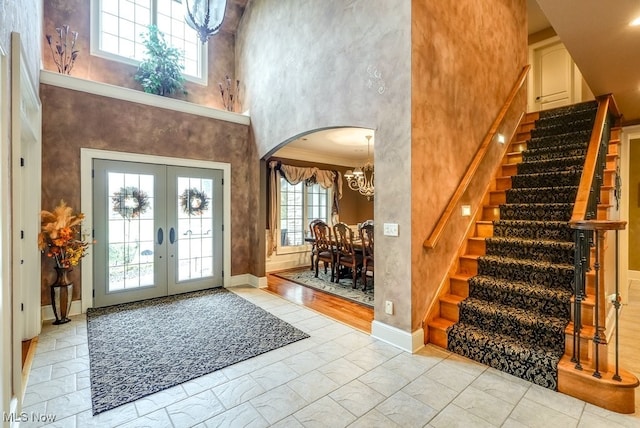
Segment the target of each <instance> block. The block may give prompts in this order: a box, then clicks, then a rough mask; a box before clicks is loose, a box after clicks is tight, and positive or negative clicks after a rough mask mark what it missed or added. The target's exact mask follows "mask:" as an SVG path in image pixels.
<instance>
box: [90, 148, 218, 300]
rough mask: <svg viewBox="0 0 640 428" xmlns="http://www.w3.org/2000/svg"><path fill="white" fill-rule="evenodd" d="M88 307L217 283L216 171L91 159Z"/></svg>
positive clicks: (209, 286) (146, 297)
mask: <svg viewBox="0 0 640 428" xmlns="http://www.w3.org/2000/svg"><path fill="white" fill-rule="evenodd" d="M93 185H94V192H93V198H94V202H93V207H94V238H95V240H96V243H95V245H94V306H96V307H100V306H107V305H113V304H117V303H125V302H130V301H136V300H143V299H149V298H153V297H160V296H166V295H169V294H176V293H183V292H187V291H194V290H200V289H205V288H211V287H216V286H221V285H222V276H223V272H222V242H223V240H222V215H223V211H222V171H220V170H209V169H196V168H184V167H172V166H167V165H156V164H145V163H135V162H121V161H112V160H95V161H94V183H93Z"/></svg>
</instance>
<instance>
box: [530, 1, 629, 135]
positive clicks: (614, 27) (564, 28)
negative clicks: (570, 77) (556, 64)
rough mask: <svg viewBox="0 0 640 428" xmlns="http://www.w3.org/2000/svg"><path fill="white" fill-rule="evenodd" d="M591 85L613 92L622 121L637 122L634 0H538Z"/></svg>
mask: <svg viewBox="0 0 640 428" xmlns="http://www.w3.org/2000/svg"><path fill="white" fill-rule="evenodd" d="M537 1H538V4H539V6H540V9H541V10H542V11H543V13H544V14H545V16H546V17H547V19H548V20H549V22H550V23H551V26H552V27H553V29H554V30H555V31H556V33H557V34H558V36H559V37H560V39H561V40H562V42H563V43H564V45H565V46H566V48H567V50H568V51H569V53H570V54H571V56H572V57H573V60H574V61H575V63H576V65H577V66H578V68H579V69H580V72H581V73H582V76H583V77H584V79H585V81H586V82H587V84H588V85H589V88H590V89H591V91H592V92H593V93H594V94H595V95H596V96H597V95H604V94H608V93H612V94H613V96H614V98H615V100H616V103H617V105H618V108H619V109H620V112H621V113H622V115H623V122H624V123H640V72H639V70H640V52H639V48H640V26H635V27H632V26H630V25H629V23H630V22H631V21H632V20H634V19H636V18H638V17H640V1H638V0H615V1H603V0H562V1H558V0H537Z"/></svg>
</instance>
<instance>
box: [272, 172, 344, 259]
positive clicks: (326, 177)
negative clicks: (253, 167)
mask: <svg viewBox="0 0 640 428" xmlns="http://www.w3.org/2000/svg"><path fill="white" fill-rule="evenodd" d="M269 169H270V170H271V172H270V174H269V242H268V244H267V246H268V248H267V256H270V255H271V254H273V252H274V251H275V250H276V248H277V246H278V239H277V236H276V233H277V229H278V227H277V224H276V223H277V222H278V172H279V173H280V174H281V175H282V177H284V179H285V180H287V181H288V182H289V183H290V184H292V185H296V184H298V183H302V182H303V181H304V182H305V183H307V184H315V183H317V184H319V185H320V186H321V187H322V188H324V189H329V188H332V189H333V201H332V203H331V216H332V219H334V220H336V221H337V216H338V211H339V203H338V202H339V200H340V199H342V175H341V174H340V173H339V172H338V171H330V170H326V169H319V168H316V167H311V168H306V167H299V166H293V165H285V164H283V163H280V162H278V161H271V162H269Z"/></svg>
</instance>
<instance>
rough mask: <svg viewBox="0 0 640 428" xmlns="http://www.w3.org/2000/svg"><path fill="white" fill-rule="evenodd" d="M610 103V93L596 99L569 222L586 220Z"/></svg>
mask: <svg viewBox="0 0 640 428" xmlns="http://www.w3.org/2000/svg"><path fill="white" fill-rule="evenodd" d="M610 104H611V95H605V96H603V97H602V98H599V99H598V112H597V113H596V120H595V122H594V124H593V130H594V131H593V132H592V133H591V139H590V140H589V148H588V149H587V155H586V159H585V162H584V168H583V170H582V175H581V177H580V184H579V185H578V193H577V195H576V202H575V205H574V206H573V213H572V215H571V220H570V221H569V223H576V222H578V221H580V220H586V216H587V210H588V205H589V196H590V195H591V185H592V184H593V177H594V176H595V174H596V167H597V165H596V163H597V161H598V159H599V152H600V142H601V141H602V134H603V133H604V126H605V123H606V120H607V114H608V113H609V106H610Z"/></svg>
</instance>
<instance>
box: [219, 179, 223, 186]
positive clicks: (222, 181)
mask: <svg viewBox="0 0 640 428" xmlns="http://www.w3.org/2000/svg"><path fill="white" fill-rule="evenodd" d="M220 181H222V185H223V186H224V178H223V179H222V180H220Z"/></svg>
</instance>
